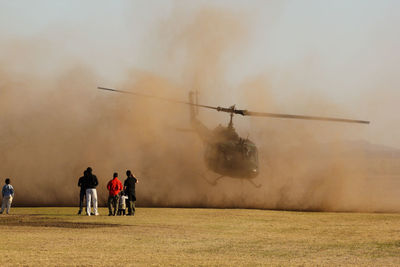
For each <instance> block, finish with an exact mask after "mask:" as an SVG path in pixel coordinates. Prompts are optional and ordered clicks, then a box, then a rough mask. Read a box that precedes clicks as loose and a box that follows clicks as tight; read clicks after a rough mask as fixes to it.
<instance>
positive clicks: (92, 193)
mask: <svg viewBox="0 0 400 267" xmlns="http://www.w3.org/2000/svg"><path fill="white" fill-rule="evenodd" d="M86 174H87V176H86V177H85V180H84V183H85V184H86V215H87V216H90V215H95V216H97V215H99V212H98V210H97V191H96V187H97V186H98V185H99V181H98V180H97V177H96V175H94V174H93V173H92V168H90V167H88V168H87V169H86ZM91 204H93V213H91Z"/></svg>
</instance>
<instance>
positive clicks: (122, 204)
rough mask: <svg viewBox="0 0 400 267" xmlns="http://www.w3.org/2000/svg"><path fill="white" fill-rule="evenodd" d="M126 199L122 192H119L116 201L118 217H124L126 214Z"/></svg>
mask: <svg viewBox="0 0 400 267" xmlns="http://www.w3.org/2000/svg"><path fill="white" fill-rule="evenodd" d="M127 199H128V197H127V196H126V195H125V192H124V191H121V192H120V196H119V201H118V213H117V215H119V216H125V212H126V200H127Z"/></svg>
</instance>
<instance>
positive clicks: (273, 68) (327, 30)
mask: <svg viewBox="0 0 400 267" xmlns="http://www.w3.org/2000/svg"><path fill="white" fill-rule="evenodd" d="M203 7H215V8H219V9H222V10H229V11H232V12H233V14H235V15H236V16H238V17H240V19H241V20H243V24H244V25H246V28H247V29H248V35H247V37H246V38H247V40H246V42H245V44H244V45H243V49H242V51H241V52H240V53H238V54H237V55H235V57H234V58H233V61H234V62H235V64H231V66H230V67H229V70H228V72H227V76H226V77H227V80H228V81H227V83H228V84H229V85H231V86H232V87H235V86H238V84H240V83H242V82H243V81H244V80H246V79H247V78H248V77H252V76H257V75H265V76H267V77H268V79H269V80H270V84H271V87H272V88H273V90H274V92H275V94H276V95H277V97H278V98H279V99H281V101H282V102H284V101H285V100H286V99H289V98H291V97H292V96H293V95H296V94H301V95H306V96H310V97H312V96H313V95H315V94H317V95H323V96H326V97H327V98H328V99H330V100H331V101H332V103H336V104H339V105H342V106H343V107H345V111H344V112H343V113H342V114H340V115H343V114H349V116H350V117H353V118H357V119H366V120H371V121H373V124H372V125H371V126H369V127H370V130H369V131H368V132H367V133H366V134H365V136H364V137H365V138H366V139H368V140H370V141H372V142H375V143H381V144H387V145H394V146H397V147H400V126H399V125H400V115H398V114H399V112H398V108H397V105H398V103H397V102H398V101H397V99H398V98H396V97H399V96H400V93H399V91H400V88H399V86H400V82H399V78H398V77H399V74H400V68H399V62H400V52H399V48H400V27H399V25H400V16H399V14H400V1H397V0H382V1H377V0H370V1H368V0H336V1H328V0H326V1H321V0H303V1H167V0H160V1H154V0H153V1H133V0H132V1H121V0H120V1H118V0H114V1H106V0H96V1H92V0H91V1H75V0H68V1H67V0H64V1H63V0H58V1H54V0H37V1H29V0H24V1H23V0H14V1H9V0H0V48H3V49H2V52H1V53H0V60H1V59H3V58H8V59H9V58H10V57H13V58H15V64H11V65H10V66H7V68H9V69H10V70H11V71H15V72H21V73H24V72H27V71H28V72H35V73H37V74H38V75H41V74H43V73H45V74H43V75H48V74H49V73H52V72H53V71H59V70H62V69H63V68H64V67H65V59H69V60H70V61H71V64H74V63H73V62H72V61H74V62H79V63H81V64H85V65H87V66H90V67H91V68H93V69H94V70H95V71H96V72H98V73H99V76H100V77H102V78H101V79H102V80H100V81H99V84H105V85H108V86H113V85H115V84H118V81H120V80H121V79H123V77H126V75H127V72H128V71H129V69H130V68H132V67H134V68H139V69H146V70H151V71H155V72H161V74H162V70H160V66H157V64H154V61H152V62H147V61H146V60H145V57H143V53H148V52H147V51H145V49H146V47H147V46H148V45H151V44H148V43H146V42H149V40H151V38H149V35H150V34H151V33H152V32H153V31H154V30H155V27H156V26H157V25H158V24H160V23H161V22H162V21H163V20H165V19H167V18H169V17H171V16H173V14H174V11H175V10H177V9H178V10H181V11H182V10H184V12H187V13H188V14H190V13H191V12H192V11H193V10H196V9H200V8H203ZM25 41H26V42H27V44H28V46H33V47H34V48H35V49H33V50H31V51H35V52H27V53H26V54H23V55H21V54H18V53H17V54H13V53H14V52H13V50H12V49H10V48H9V47H10V44H13V43H15V44H17V43H18V45H21V42H22V45H23V43H24V42H25ZM43 44H45V45H44V46H43ZM36 45H37V46H38V47H35V46H36ZM41 46H43V47H45V48H43V51H41V50H40V49H41ZM5 48H6V49H5ZM37 51H41V53H42V54H41V55H42V56H41V57H40V58H41V61H40V62H38V61H37V58H36V57H35V56H34V55H30V54H29V53H37ZM72 59H73V60H72ZM60 62H63V63H62V64H61V63H60ZM288 81H290V82H288ZM230 97H231V99H230V100H231V101H236V100H237V99H236V98H238V97H240V94H238V95H237V96H235V95H234V94H233V95H232V96H230ZM212 104H214V103H212ZM265 111H269V110H265ZM274 111H276V110H274ZM283 111H284V110H279V112H283ZM288 112H297V111H296V110H289V111H288ZM388 129H390V132H389V131H388Z"/></svg>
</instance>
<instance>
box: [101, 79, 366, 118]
mask: <svg viewBox="0 0 400 267" xmlns="http://www.w3.org/2000/svg"><path fill="white" fill-rule="evenodd" d="M97 89H100V90H106V91H112V92H117V93H123V94H130V95H137V96H142V97H148V98H154V99H159V100H164V101H169V102H173V103H179V104H185V105H190V106H196V107H202V108H209V109H214V110H217V111H222V112H227V113H232V114H239V115H242V116H255V117H272V118H285V119H301V120H314V121H333V122H347V123H363V124H369V123H370V122H369V121H363V120H350V119H342V118H331V117H316V116H305V115H291V114H278V113H265V112H253V111H248V110H245V109H236V108H235V106H232V107H229V108H224V107H213V106H207V105H200V104H194V103H190V102H185V101H179V100H175V99H171V98H165V97H159V96H153V95H147V94H142V93H134V92H130V91H123V90H117V89H112V88H106V87H97Z"/></svg>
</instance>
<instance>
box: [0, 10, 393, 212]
mask: <svg viewBox="0 0 400 267" xmlns="http://www.w3.org/2000/svg"><path fill="white" fill-rule="evenodd" d="M248 23H249V20H246V16H243V15H241V14H239V13H235V12H233V11H227V10H221V9H218V8H202V9H200V10H195V11H193V12H191V13H190V14H187V13H185V12H184V11H183V10H181V9H179V8H177V9H176V10H175V11H174V12H173V14H172V16H171V17H170V18H167V19H165V20H163V21H162V22H161V23H160V25H157V27H155V28H154V31H153V32H152V33H151V34H149V36H148V38H149V40H150V41H149V42H146V47H143V49H144V55H143V58H145V59H146V58H147V60H148V61H150V62H153V64H154V66H153V67H154V70H143V69H141V68H140V66H138V67H137V68H135V69H133V70H131V72H130V73H129V78H128V79H126V80H125V81H121V83H120V84H118V85H117V87H118V88H122V89H124V90H131V91H135V92H140V93H146V94H154V95H158V96H161V97H168V98H176V99H180V100H184V99H185V98H186V96H187V95H188V92H189V91H190V90H194V89H196V90H199V92H200V100H201V102H205V104H210V105H221V106H228V105H230V104H232V103H230V101H232V100H233V99H235V98H236V99H240V101H241V104H243V105H245V106H247V107H249V109H251V110H255V111H266V112H268V111H269V112H285V110H284V109H283V108H285V107H289V106H290V107H291V109H290V110H298V111H302V113H307V114H311V115H313V114H317V115H321V116H323V115H326V116H332V115H336V114H338V115H343V116H344V115H345V114H346V110H344V109H343V108H341V107H340V106H339V105H335V104H332V103H330V101H329V99H326V98H325V97H324V96H323V95H321V96H313V97H308V98H307V97H303V96H295V97H293V98H292V99H291V101H290V102H289V103H285V104H284V105H283V104H282V103H281V102H280V101H279V100H277V99H276V95H275V94H276V93H272V92H273V90H272V88H271V87H272V85H271V82H270V80H269V79H268V76H266V75H260V76H257V77H249V78H248V79H247V80H246V81H245V82H243V84H241V85H239V86H237V87H236V88H231V87H229V86H228V82H227V80H228V79H229V77H228V76H227V72H228V70H229V67H230V64H234V62H235V59H236V57H237V56H239V55H240V53H241V51H242V50H243V49H246V47H247V45H248V43H247V41H248V39H249V31H248V27H249V26H248ZM36 41H37V40H35V42H36ZM21 42H22V43H24V44H25V45H24V46H23V47H22V48H21V47H20V48H15V46H14V45H13V46H12V47H13V49H16V50H15V51H16V54H18V53H27V54H29V55H35V56H33V58H30V62H39V61H40V59H41V58H42V56H43V53H44V54H45V51H48V50H47V49H44V48H43V46H44V47H45V46H46V45H45V44H42V46H40V51H38V50H37V48H35V47H31V46H29V45H26V44H29V43H30V41H29V40H24V41H21ZM18 43H19V42H18ZM148 43H151V44H152V45H150V46H148ZM8 45H9V44H8ZM65 62H67V63H68V64H65ZM0 63H1V65H0V66H3V67H2V69H0V81H1V83H0V93H1V95H0V97H1V98H0V112H1V114H3V115H2V116H1V117H0V124H1V125H2V127H1V130H0V145H1V150H2V151H3V153H1V154H0V162H2V174H1V175H2V176H4V177H1V178H5V177H6V176H9V177H11V179H12V184H13V185H14V187H15V188H16V191H17V193H16V198H15V204H17V205H75V204H77V202H78V187H77V185H76V184H77V181H78V178H79V176H81V173H82V172H83V170H84V169H85V168H86V167H87V166H91V167H93V169H94V173H95V174H97V175H98V178H99V181H100V185H99V188H98V194H99V197H100V203H102V204H104V203H105V201H106V198H107V192H106V189H105V185H106V183H107V181H108V180H109V179H110V178H111V175H112V173H113V172H114V171H118V172H119V173H120V178H121V179H122V180H123V179H124V171H125V170H126V169H131V170H132V171H133V172H134V173H135V174H137V176H138V178H139V180H140V183H139V184H138V189H137V194H138V204H139V205H146V206H185V207H218V208H224V207H230V208H232V207H233V208H266V209H292V210H329V211H336V210H345V211H399V209H400V207H399V205H398V204H396V203H399V201H398V200H399V199H398V194H395V193H396V191H394V190H393V189H391V188H393V185H394V184H395V183H396V182H395V178H396V177H398V176H399V174H400V170H399V169H398V168H397V169H396V167H395V165H396V164H395V162H396V160H397V158H396V157H398V156H399V155H398V152H393V151H389V152H388V151H387V150H385V149H384V148H382V147H380V146H372V145H370V144H368V143H367V142H362V141H359V142H349V141H346V140H348V137H349V136H350V137H351V138H353V139H360V136H362V135H361V134H360V135H358V134H357V131H358V132H362V131H364V129H365V128H363V127H368V126H353V125H338V124H329V123H328V124H324V123H322V122H321V123H320V122H317V123H316V122H312V123H310V122H304V121H287V120H275V119H263V118H239V117H237V118H236V120H235V122H236V128H237V130H238V132H239V134H240V135H241V136H244V137H245V136H246V135H247V133H250V139H251V140H253V141H255V143H256V144H257V146H258V148H259V160H260V170H261V174H260V175H259V176H258V177H257V178H256V179H255V180H254V182H255V183H261V184H262V187H261V188H259V189H258V188H255V187H254V186H253V185H252V184H251V183H249V182H248V181H246V180H240V179H230V178H224V179H222V180H220V182H219V183H218V184H217V185H216V186H211V185H209V184H208V183H207V182H205V180H204V179H203V178H202V176H203V175H205V176H206V177H207V178H208V179H212V177H215V174H213V173H211V172H208V171H207V170H206V169H205V165H204V163H203V152H204V145H203V144H202V143H201V140H200V139H199V138H198V137H197V136H196V134H195V133H190V132H189V133H186V132H179V131H177V130H176V128H185V127H188V126H189V110H188V107H187V106H184V105H182V106H181V105H175V104H171V103H167V102H163V101H158V100H151V99H143V98H139V97H131V96H129V95H119V94H114V93H110V92H103V91H97V90H95V88H96V86H98V85H99V84H97V81H98V80H99V77H97V76H96V73H95V72H94V71H93V70H92V69H91V68H90V66H85V65H81V64H75V63H71V62H70V61H66V60H65V59H62V60H60V62H59V63H60V64H65V65H66V66H67V67H65V68H63V69H61V68H60V69H58V70H57V72H58V73H61V74H57V75H55V76H53V78H49V77H48V76H40V75H37V74H35V72H34V71H32V72H33V73H32V72H31V73H30V74H28V72H27V71H24V72H21V71H19V70H18V68H17V66H18V64H22V63H23V62H22V61H20V62H18V61H17V62H15V60H14V58H12V57H3V58H0ZM33 65H34V64H33ZM4 66H11V68H6V67H4ZM39 68H40V66H39ZM10 69H11V71H10ZM296 71H301V70H300V69H298V70H297V69H296ZM288 75H290V74H288ZM295 86H298V85H295ZM266 107H267V108H266ZM213 112H214V111H208V110H204V111H201V113H200V119H201V120H202V121H204V123H205V124H206V125H207V126H209V127H210V128H212V127H215V126H217V124H218V123H221V122H225V121H227V120H228V116H225V115H222V114H215V113H213ZM243 120H248V121H247V122H243ZM246 123H247V126H246ZM246 127H247V129H246ZM351 127H356V128H357V131H354V130H352V132H349V130H348V129H349V128H351ZM382 151H383V152H385V153H383V152H382ZM396 153H397V154H396ZM396 201H397V202H396Z"/></svg>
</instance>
